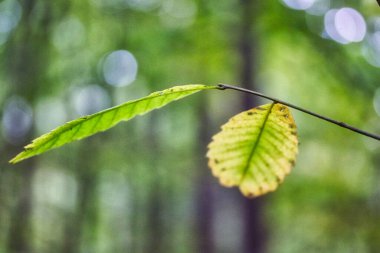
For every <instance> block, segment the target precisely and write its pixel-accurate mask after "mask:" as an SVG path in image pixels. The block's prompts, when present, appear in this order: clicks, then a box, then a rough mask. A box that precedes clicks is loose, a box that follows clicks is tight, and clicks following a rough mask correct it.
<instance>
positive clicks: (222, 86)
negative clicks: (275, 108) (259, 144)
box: [218, 84, 380, 141]
mask: <svg viewBox="0 0 380 253" xmlns="http://www.w3.org/2000/svg"><path fill="white" fill-rule="evenodd" d="M218 87H219V89H221V90H225V89H231V90H237V91H241V92H245V93H250V94H253V95H256V96H259V97H262V98H266V99H269V100H271V101H273V102H275V103H280V104H283V105H286V106H289V107H291V108H293V109H296V110H298V111H301V112H304V113H307V114H309V115H312V116H314V117H317V118H319V119H322V120H325V121H328V122H330V123H333V124H335V125H338V126H340V127H343V128H346V129H348V130H351V131H354V132H356V133H358V134H361V135H365V136H367V137H370V138H373V139H376V140H378V141H380V136H379V135H376V134H372V133H368V132H366V131H363V130H360V129H358V128H356V127H353V126H350V125H347V124H346V123H344V122H340V121H336V120H334V119H330V118H328V117H325V116H322V115H319V114H317V113H315V112H311V111H309V110H306V109H303V108H301V107H298V106H296V105H292V104H290V103H288V102H285V101H282V100H280V99H277V98H272V97H269V96H266V95H264V94H261V93H259V92H256V91H252V90H248V89H244V88H241V87H237V86H232V85H228V84H218Z"/></svg>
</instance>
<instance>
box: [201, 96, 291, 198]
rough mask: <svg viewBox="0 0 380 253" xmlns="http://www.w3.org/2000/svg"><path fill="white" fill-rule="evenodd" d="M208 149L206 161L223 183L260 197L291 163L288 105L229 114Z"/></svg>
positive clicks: (273, 188) (279, 180)
mask: <svg viewBox="0 0 380 253" xmlns="http://www.w3.org/2000/svg"><path fill="white" fill-rule="evenodd" d="M208 148H209V150H208V153H207V157H208V158H209V163H208V164H209V166H210V168H211V170H212V173H213V175H214V176H215V177H217V178H219V181H220V183H221V184H222V185H224V186H226V187H233V186H238V187H239V188H240V191H241V192H242V193H243V195H245V196H246V197H251V198H252V197H256V196H260V195H263V194H265V193H268V192H271V191H274V190H275V189H276V188H277V187H278V185H279V184H280V183H281V182H282V181H283V180H284V178H285V176H286V175H287V174H289V172H290V170H291V169H292V167H293V166H294V164H295V160H296V156H297V153H298V138H297V129H296V124H295V122H294V119H293V116H292V115H291V113H290V111H289V109H288V107H286V106H285V105H282V104H279V103H273V104H266V105H263V106H259V107H256V108H253V109H251V110H248V111H245V112H242V113H239V114H237V115H236V116H234V117H232V118H231V119H230V120H229V121H228V122H227V123H226V124H225V125H223V126H222V130H221V131H220V132H219V133H217V134H216V135H214V136H213V140H212V142H211V143H210V144H209V146H208Z"/></svg>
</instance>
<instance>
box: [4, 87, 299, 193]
mask: <svg viewBox="0 0 380 253" xmlns="http://www.w3.org/2000/svg"><path fill="white" fill-rule="evenodd" d="M207 89H218V86H206V85H199V84H194V85H184V86H176V87H173V88H170V89H166V90H163V91H160V92H154V93H152V94H150V95H149V96H146V97H143V98H141V99H137V100H133V101H129V102H126V103H124V104H121V105H119V106H116V107H112V108H110V109H107V110H104V111H101V112H98V113H95V114H92V115H89V116H85V117H81V118H78V119H76V120H73V121H70V122H68V123H66V124H64V125H62V126H60V127H57V128H56V129H54V130H52V131H51V132H50V133H47V134H45V135H42V136H41V137H39V138H37V139H35V140H34V141H33V142H32V143H31V144H29V145H27V146H26V147H25V150H24V151H23V152H21V153H20V154H18V155H17V156H16V157H15V158H13V159H12V160H11V161H10V162H11V163H17V162H20V161H22V160H24V159H27V158H29V157H32V156H35V155H38V154H41V153H44V152H46V151H49V150H51V149H54V148H57V147H60V146H62V145H64V144H67V143H70V142H72V141H75V140H79V139H82V138H85V137H88V136H90V135H93V134H96V133H98V132H102V131H105V130H107V129H109V128H111V127H113V126H115V125H116V124H118V123H120V122H121V121H127V120H130V119H132V118H133V117H135V116H137V115H143V114H145V113H148V112H150V111H152V110H154V109H158V108H161V107H163V106H164V105H166V104H168V103H170V102H172V101H175V100H179V99H181V98H184V97H186V96H189V95H191V94H194V93H196V92H199V91H201V90H207ZM297 144H298V140H297V136H296V126H295V123H294V120H293V117H292V116H291V114H290V112H289V109H288V108H287V107H286V106H284V105H281V104H278V103H273V104H267V105H264V106H260V107H257V108H253V109H251V110H249V111H246V112H242V113H240V114H238V115H236V116H234V117H232V118H231V119H230V120H229V121H228V123H226V124H225V125H223V126H222V131H221V132H220V133H218V134H216V135H215V136H214V137H213V141H212V142H211V143H210V145H209V151H208V153H207V157H208V158H209V166H210V168H211V170H212V172H213V174H214V176H216V177H218V178H219V181H220V182H221V184H222V185H224V186H227V187H232V186H238V187H239V188H240V190H241V192H242V193H243V194H244V195H245V196H247V197H255V196H259V195H262V194H265V193H267V192H269V191H273V190H275V189H276V188H277V186H278V184H279V183H281V182H282V181H283V180H284V177H285V176H286V174H288V173H289V172H290V170H291V168H292V166H294V162H295V157H296V154H297V152H298V146H297Z"/></svg>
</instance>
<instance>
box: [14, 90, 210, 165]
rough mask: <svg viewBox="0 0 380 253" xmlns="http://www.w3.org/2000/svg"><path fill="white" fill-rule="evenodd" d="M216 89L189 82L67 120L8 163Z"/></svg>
mask: <svg viewBox="0 0 380 253" xmlns="http://www.w3.org/2000/svg"><path fill="white" fill-rule="evenodd" d="M206 89H217V86H207V85H200V84H191V85H183V86H176V87H173V88H170V89H166V90H163V91H159V92H154V93H152V94H150V95H149V96H147V97H143V98H140V99H137V100H133V101H129V102H126V103H124V104H121V105H119V106H116V107H112V108H109V109H107V110H104V111H101V112H98V113H95V114H92V115H89V116H84V117H81V118H78V119H76V120H73V121H70V122H68V123H66V124H64V125H62V126H60V127H57V128H56V129H54V130H52V131H51V132H50V133H47V134H44V135H42V136H40V137H38V138H37V139H35V140H34V141H33V142H32V143H31V144H29V145H27V146H26V147H25V150H24V151H23V152H21V153H20V154H18V155H17V156H16V157H14V158H13V159H12V160H11V161H10V163H17V162H20V161H22V160H24V159H27V158H29V157H32V156H35V155H38V154H41V153H44V152H46V151H48V150H51V149H54V148H58V147H60V146H62V145H64V144H67V143H69V142H72V141H75V140H80V139H82V138H85V137H88V136H90V135H93V134H96V133H98V132H102V131H105V130H107V129H109V128H111V127H113V126H115V125H116V124H118V123H119V122H121V121H127V120H130V119H132V118H133V117H135V116H137V115H142V114H145V113H147V112H150V111H152V110H154V109H157V108H160V107H163V106H164V105H167V104H168V103H170V102H172V101H174V100H178V99H181V98H184V97H186V96H188V95H191V94H194V93H196V92H198V91H201V90H206Z"/></svg>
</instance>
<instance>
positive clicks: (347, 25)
mask: <svg viewBox="0 0 380 253" xmlns="http://www.w3.org/2000/svg"><path fill="white" fill-rule="evenodd" d="M325 29H326V32H327V35H328V36H329V37H330V38H331V39H332V40H335V41H336V42H339V43H341V44H348V43H352V42H360V41H362V40H363V39H364V36H365V34H366V23H365V21H364V18H363V16H362V15H361V14H360V13H359V12H358V11H356V10H354V9H352V8H342V9H331V10H329V11H328V12H327V13H326V15H325Z"/></svg>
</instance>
